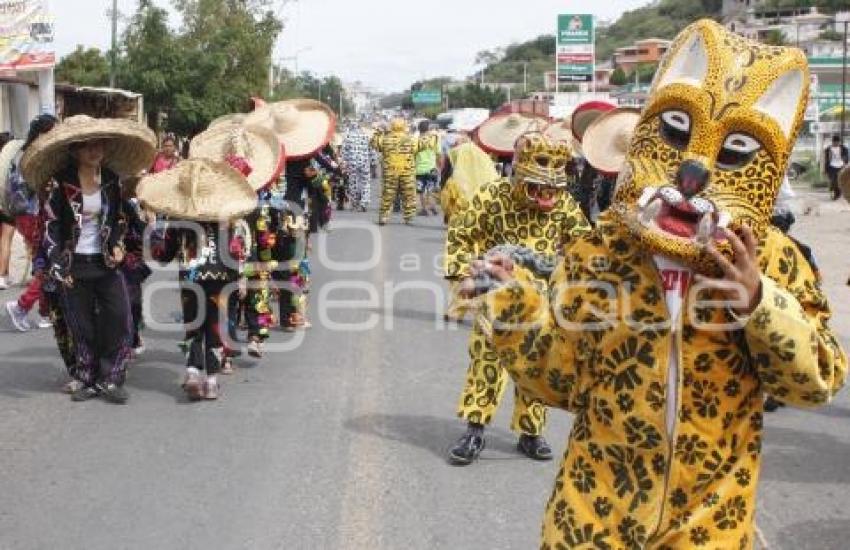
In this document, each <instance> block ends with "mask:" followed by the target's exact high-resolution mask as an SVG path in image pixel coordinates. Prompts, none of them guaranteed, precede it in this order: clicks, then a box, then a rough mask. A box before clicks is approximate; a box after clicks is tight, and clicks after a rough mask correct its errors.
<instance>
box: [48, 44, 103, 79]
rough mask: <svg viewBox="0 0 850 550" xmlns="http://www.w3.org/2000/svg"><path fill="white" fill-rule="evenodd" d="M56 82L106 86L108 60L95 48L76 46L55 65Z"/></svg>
mask: <svg viewBox="0 0 850 550" xmlns="http://www.w3.org/2000/svg"><path fill="white" fill-rule="evenodd" d="M56 80H57V82H67V83H68V84H75V85H77V86H106V85H107V84H109V60H108V59H107V58H106V56H105V55H103V53H102V52H101V51H100V50H99V49H97V48H83V46H77V49H76V50H74V51H73V52H71V53H69V54H68V55H66V56H65V57H63V58H62V59H61V60H60V61H59V63H58V64H57V65H56Z"/></svg>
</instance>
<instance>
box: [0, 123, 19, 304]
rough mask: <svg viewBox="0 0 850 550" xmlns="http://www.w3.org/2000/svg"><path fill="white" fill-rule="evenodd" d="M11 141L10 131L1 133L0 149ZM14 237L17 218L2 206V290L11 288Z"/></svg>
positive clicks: (6, 175)
mask: <svg viewBox="0 0 850 550" xmlns="http://www.w3.org/2000/svg"><path fill="white" fill-rule="evenodd" d="M10 141H12V135H11V134H10V133H9V132H3V133H2V134H0V150H2V149H3V147H5V146H6V144H8V143H9V142H10ZM3 177H4V178H5V177H8V174H3ZM4 188H5V186H4ZM4 202H5V201H4ZM14 237H15V218H14V217H13V216H10V215H9V213H8V212H5V211H4V209H3V208H0V290H6V289H7V288H9V263H10V260H11V258H12V239H13V238H14Z"/></svg>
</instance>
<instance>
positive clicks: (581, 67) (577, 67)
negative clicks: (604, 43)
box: [558, 63, 593, 74]
mask: <svg viewBox="0 0 850 550" xmlns="http://www.w3.org/2000/svg"><path fill="white" fill-rule="evenodd" d="M558 74H593V63H572V64H570V65H558Z"/></svg>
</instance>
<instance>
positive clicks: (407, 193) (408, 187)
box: [379, 172, 416, 221]
mask: <svg viewBox="0 0 850 550" xmlns="http://www.w3.org/2000/svg"><path fill="white" fill-rule="evenodd" d="M399 191H401V195H402V202H401V204H402V210H403V212H404V220H405V221H410V220H412V219H413V217H414V216H416V178H415V177H414V176H413V175H412V174H410V175H404V176H396V175H393V174H387V173H386V172H385V173H384V185H383V188H382V189H381V210H380V212H379V217H380V219H381V220H382V221H386V220H387V219H389V217H390V212H391V211H392V208H393V202H395V197H396V194H397V193H398V192H399Z"/></svg>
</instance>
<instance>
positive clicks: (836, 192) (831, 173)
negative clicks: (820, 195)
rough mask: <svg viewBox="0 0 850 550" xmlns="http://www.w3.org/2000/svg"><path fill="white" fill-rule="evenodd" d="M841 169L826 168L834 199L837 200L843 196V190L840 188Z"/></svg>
mask: <svg viewBox="0 0 850 550" xmlns="http://www.w3.org/2000/svg"><path fill="white" fill-rule="evenodd" d="M839 172H841V168H833V167H832V166H827V167H826V175H827V177H829V190H830V191H832V198H833V199H837V198H838V197H840V196H841V189H839V188H838V173H839Z"/></svg>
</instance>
